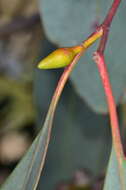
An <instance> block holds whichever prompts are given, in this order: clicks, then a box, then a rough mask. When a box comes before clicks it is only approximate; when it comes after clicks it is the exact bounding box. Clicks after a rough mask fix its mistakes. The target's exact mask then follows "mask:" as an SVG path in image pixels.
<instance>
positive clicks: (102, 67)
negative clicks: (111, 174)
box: [94, 52, 124, 164]
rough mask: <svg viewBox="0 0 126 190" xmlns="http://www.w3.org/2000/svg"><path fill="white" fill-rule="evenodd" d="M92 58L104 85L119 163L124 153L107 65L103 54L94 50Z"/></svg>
mask: <svg viewBox="0 0 126 190" xmlns="http://www.w3.org/2000/svg"><path fill="white" fill-rule="evenodd" d="M94 60H95V62H96V64H97V67H98V70H99V74H100V77H101V81H102V84H103V87H104V91H105V95H106V99H107V104H108V109H109V114H110V122H111V129H112V138H113V144H114V147H115V151H116V154H117V158H118V161H119V163H120V164H121V162H122V158H124V153H123V147H122V143H121V137H120V131H119V123H118V116H117V111H116V104H115V100H114V97H113V93H112V88H111V84H110V81H109V75H108V71H107V67H106V64H105V60H104V56H103V55H102V54H100V53H98V52H95V53H94Z"/></svg>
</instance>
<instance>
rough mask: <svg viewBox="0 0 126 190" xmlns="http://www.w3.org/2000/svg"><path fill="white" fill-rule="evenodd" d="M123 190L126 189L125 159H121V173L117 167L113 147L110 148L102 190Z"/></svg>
mask: <svg viewBox="0 0 126 190" xmlns="http://www.w3.org/2000/svg"><path fill="white" fill-rule="evenodd" d="M112 189H114V190H125V189H126V161H125V160H124V161H123V165H122V169H121V174H120V171H119V169H118V162H117V158H116V153H115V150H114V148H112V152H111V156H110V160H109V165H108V170H107V174H106V179H105V184H104V190H112Z"/></svg>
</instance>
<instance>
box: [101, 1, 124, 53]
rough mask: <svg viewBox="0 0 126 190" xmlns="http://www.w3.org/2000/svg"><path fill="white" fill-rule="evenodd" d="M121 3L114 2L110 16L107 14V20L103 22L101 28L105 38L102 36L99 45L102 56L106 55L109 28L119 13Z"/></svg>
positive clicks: (109, 12)
mask: <svg viewBox="0 0 126 190" xmlns="http://www.w3.org/2000/svg"><path fill="white" fill-rule="evenodd" d="M120 2H121V0H114V2H113V4H112V6H111V8H110V9H109V11H108V14H107V16H106V18H105V20H104V21H103V23H102V25H101V27H102V28H103V36H102V38H101V40H100V44H99V47H98V52H100V53H102V54H103V53H104V50H105V47H106V43H107V40H108V34H109V28H110V26H111V23H112V20H113V17H114V16H115V14H116V12H117V9H118V7H119V5H120Z"/></svg>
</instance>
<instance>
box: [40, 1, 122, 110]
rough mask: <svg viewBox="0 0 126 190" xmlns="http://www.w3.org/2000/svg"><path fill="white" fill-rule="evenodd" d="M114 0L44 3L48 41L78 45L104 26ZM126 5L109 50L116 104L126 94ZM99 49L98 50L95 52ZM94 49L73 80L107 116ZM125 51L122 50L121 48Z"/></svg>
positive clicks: (108, 56)
mask: <svg viewBox="0 0 126 190" xmlns="http://www.w3.org/2000/svg"><path fill="white" fill-rule="evenodd" d="M111 3H112V0H106V1H104V0H102V1H99V0H94V1H89V0H85V1H84V0H79V1H77V0H69V1H68V0H63V1H62V0H52V1H51V2H50V0H40V5H41V7H40V8H41V9H40V10H41V15H42V21H43V24H44V28H45V31H46V34H47V37H48V38H49V39H50V40H51V41H52V42H54V43H56V44H58V45H59V46H60V47H62V46H65V47H66V46H71V45H77V44H78V43H80V42H81V41H82V40H84V39H85V38H86V37H87V35H89V34H90V33H91V32H92V31H93V30H94V28H95V26H96V25H97V24H99V23H101V22H102V21H103V19H104V17H105V16H106V14H107V11H108V8H109V7H110V6H111ZM125 17H126V12H125V2H124V1H122V2H121V5H120V7H119V10H118V12H117V15H116V17H115V18H114V21H113V23H112V27H111V32H110V37H109V42H108V44H107V49H106V62H107V63H108V67H109V73H110V78H111V82H112V86H113V91H114V96H115V99H116V103H119V101H120V97H121V96H122V93H123V92H124V88H125V83H126V77H125V76H126V69H125V65H126V64H125V62H126V56H125V49H126V44H125V43H123V42H124V37H125V33H126V27H125V25H124V23H125ZM94 47H95V48H94ZM94 47H93V48H90V49H89V51H88V52H87V53H86V55H85V56H84V57H83V58H82V59H81V60H80V62H79V64H78V65H77V67H76V69H75V70H74V72H73V73H72V76H71V80H72V82H73V84H74V86H75V89H76V91H77V93H78V94H79V95H80V96H81V98H83V99H84V100H85V101H86V102H87V103H88V104H89V105H90V106H91V108H92V109H93V110H95V111H97V112H106V110H107V106H106V102H105V97H104V92H103V89H102V85H101V82H100V78H99V76H98V71H97V68H96V66H95V63H93V61H92V53H93V51H94V50H95V49H96V46H94ZM119 47H121V48H119Z"/></svg>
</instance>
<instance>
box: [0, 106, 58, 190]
mask: <svg viewBox="0 0 126 190" xmlns="http://www.w3.org/2000/svg"><path fill="white" fill-rule="evenodd" d="M54 111H55V110H53V105H52V106H51V107H50V110H49V112H48V114H47V117H46V120H45V123H44V126H43V128H42V130H41V131H40V133H39V134H38V136H37V137H36V139H35V141H34V142H33V144H32V146H31V147H30V149H29V151H28V152H27V153H26V155H25V156H24V158H23V159H22V161H21V162H20V163H19V164H18V166H17V167H16V169H15V170H14V171H13V173H12V174H11V176H10V177H9V178H8V179H7V181H6V183H5V184H4V185H3V187H2V188H1V190H14V189H16V190H22V189H23V190H33V189H35V188H36V185H37V182H38V180H39V174H40V172H41V170H42V168H43V164H44V159H45V155H46V149H47V145H48V141H49V137H50V133H51V127H52V120H53V115H54Z"/></svg>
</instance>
